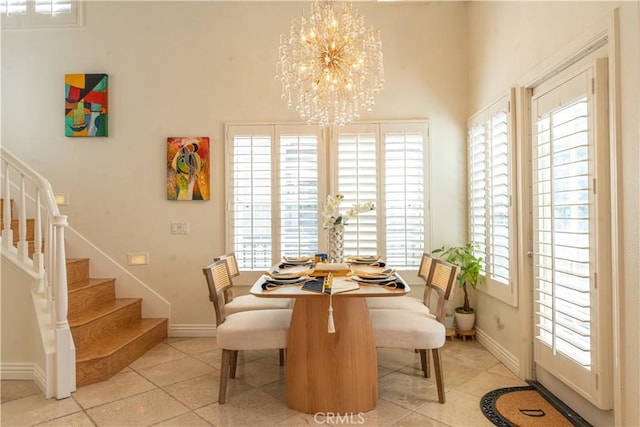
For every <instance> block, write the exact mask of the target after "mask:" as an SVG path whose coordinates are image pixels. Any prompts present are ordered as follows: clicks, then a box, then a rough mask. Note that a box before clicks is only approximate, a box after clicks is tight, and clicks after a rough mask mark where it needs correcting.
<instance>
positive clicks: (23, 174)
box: [0, 148, 76, 399]
mask: <svg viewBox="0 0 640 427" xmlns="http://www.w3.org/2000/svg"><path fill="white" fill-rule="evenodd" d="M0 158H1V170H2V203H3V215H2V223H3V226H2V233H1V243H0V244H1V245H2V255H3V257H4V256H6V257H7V258H9V259H10V260H11V261H12V262H14V264H16V265H17V266H18V267H19V268H21V269H22V270H23V271H25V272H26V273H27V274H29V276H31V277H35V278H36V279H37V280H36V282H37V286H36V289H32V292H33V293H34V294H35V297H37V298H40V299H44V300H45V301H46V302H47V304H46V307H47V312H48V319H46V321H45V322H44V323H45V324H48V325H49V326H50V327H51V330H52V331H53V336H54V339H55V349H53V352H54V356H53V357H54V360H53V363H52V364H51V365H52V366H46V367H45V381H46V384H45V394H46V395H47V396H46V397H53V396H55V397H56V398H57V399H62V398H65V397H69V396H70V395H71V392H73V391H75V389H76V375H75V362H76V361H75V346H74V343H73V337H72V336H71V329H70V327H69V322H68V320H67V312H68V294H67V267H66V255H65V246H64V232H65V227H67V225H68V223H67V217H66V215H60V212H59V210H58V206H57V204H56V202H55V197H54V194H53V190H52V188H51V184H50V183H49V182H48V181H47V180H46V179H45V178H43V177H42V176H40V175H39V174H38V173H37V172H35V171H34V170H33V169H31V168H30V167H28V166H27V165H26V164H25V163H23V162H22V161H21V160H20V159H18V158H17V157H15V156H14V155H13V154H11V153H10V152H9V151H7V150H6V149H4V148H1V149H0ZM15 211H17V214H18V218H17V231H18V239H17V244H14V230H13V229H12V223H14V224H15V222H16V220H15V218H14V214H15ZM28 217H32V218H33V227H34V230H33V234H34V250H33V256H32V257H29V242H28V240H27V231H28V221H27V218H28ZM14 228H15V225H14ZM41 320H42V319H41ZM44 333H45V332H43V331H41V334H44ZM43 340H44V339H43ZM47 365H49V364H47ZM47 391H50V393H49V392H47ZM49 394H51V396H49Z"/></svg>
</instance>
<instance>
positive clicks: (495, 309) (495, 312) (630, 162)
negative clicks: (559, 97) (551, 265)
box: [468, 2, 640, 426]
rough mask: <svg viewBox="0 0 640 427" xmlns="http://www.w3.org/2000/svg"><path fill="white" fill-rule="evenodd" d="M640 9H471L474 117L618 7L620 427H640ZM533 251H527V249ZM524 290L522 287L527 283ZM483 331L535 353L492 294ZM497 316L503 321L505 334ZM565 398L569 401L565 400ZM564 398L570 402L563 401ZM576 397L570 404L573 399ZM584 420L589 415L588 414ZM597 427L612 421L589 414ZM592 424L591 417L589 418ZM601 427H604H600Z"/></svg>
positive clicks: (520, 352) (541, 5) (481, 297)
mask: <svg viewBox="0 0 640 427" xmlns="http://www.w3.org/2000/svg"><path fill="white" fill-rule="evenodd" d="M638 4H639V3H638V2H619V3H615V2H472V3H471V4H470V6H469V15H468V23H469V28H468V35H469V40H470V44H469V45H470V49H469V70H470V73H469V76H470V83H469V89H470V92H469V100H470V101H469V111H470V113H473V112H475V111H477V110H479V109H480V108H482V107H483V106H485V105H487V104H488V103H489V102H490V101H492V100H494V99H496V98H497V97H498V96H499V95H501V94H502V93H504V92H505V91H506V90H507V89H508V88H510V87H512V86H514V85H515V84H516V81H518V79H520V78H521V77H523V76H524V75H526V74H527V73H528V72H529V71H531V70H532V69H534V68H535V67H536V66H538V65H540V64H541V63H543V62H544V61H546V60H547V59H548V58H550V57H551V56H552V55H554V54H555V53H556V52H558V51H560V50H561V49H563V48H564V47H565V46H566V45H567V44H569V43H571V42H572V41H574V40H575V39H576V38H580V37H581V36H582V35H583V34H584V33H585V32H586V31H587V30H589V29H590V28H591V27H592V26H593V25H594V24H596V23H597V22H598V21H601V20H602V19H607V18H608V17H609V16H611V14H612V10H613V8H615V7H619V12H620V66H621V69H620V76H619V78H620V80H619V81H620V89H621V90H620V92H621V93H620V110H619V111H618V113H619V114H620V118H621V121H622V123H621V129H620V136H621V138H620V145H619V149H620V152H619V153H617V154H618V156H619V159H620V161H621V162H620V165H619V167H620V170H621V174H620V179H621V180H620V183H619V194H618V198H619V200H620V202H621V205H620V210H619V211H618V212H619V220H620V239H621V252H620V255H621V268H620V270H619V274H620V287H619V296H620V300H619V311H617V312H616V313H615V315H616V317H617V320H618V321H619V322H620V330H619V331H618V334H619V339H620V352H621V354H620V357H619V359H618V360H617V361H616V365H615V370H616V372H622V373H623V374H622V375H620V387H619V389H618V390H616V395H617V399H616V405H617V406H616V409H618V412H617V413H616V414H615V422H616V425H629V426H630V425H640V412H639V411H640V409H639V407H638V404H637V403H638V397H637V396H638V392H639V391H640V373H639V372H640V366H639V360H638V355H639V354H640V334H639V332H638V331H639V328H638V325H640V317H639V315H638V303H639V297H640V294H639V291H638V285H637V277H638V273H639V271H638V255H639V249H638V246H639V242H640V238H639V232H638V216H639V215H638V212H639V208H638V167H637V164H638V160H639V151H638V136H639V134H640V132H639V128H638V118H639V117H640V110H639V106H638V99H639V83H638V76H640V64H639V62H640V50H639V49H640V43H639V36H640V27H639V23H638V21H639V13H640V11H639V6H638ZM521 249H522V250H526V249H527V248H526V247H525V248H521ZM520 285H521V286H522V285H523V284H520ZM526 291H527V289H526V287H522V288H521V298H520V303H521V306H520V310H523V304H526V303H528V304H531V301H530V295H529V294H528V293H526ZM476 296H477V300H478V302H477V305H478V307H479V310H478V320H477V324H478V327H479V328H480V329H482V331H483V332H485V333H486V334H487V335H488V337H489V339H490V340H493V341H495V342H498V343H499V344H500V345H501V346H502V347H503V348H504V349H505V350H506V351H507V352H510V353H512V354H513V355H515V357H516V358H518V359H519V360H520V361H526V358H527V355H526V353H527V352H530V347H529V343H528V341H529V340H528V338H527V337H524V336H523V335H522V334H521V333H520V332H521V331H522V328H521V322H522V320H523V319H522V316H521V315H520V313H519V311H518V309H516V308H514V307H511V306H508V305H506V304H504V303H502V302H500V301H498V300H496V299H494V298H493V297H491V296H490V295H487V294H484V293H480V292H479V293H477V295H476ZM495 316H497V317H498V318H499V319H500V323H501V325H502V327H501V328H500V327H498V324H497V322H496V320H495ZM561 397H563V396H561ZM563 398H564V397H563ZM567 398H571V397H569V396H568V397H567ZM581 414H582V415H583V416H584V415H586V414H584V413H581ZM589 415H592V416H593V417H594V418H592V419H596V420H603V419H604V420H608V419H610V417H609V418H608V415H607V414H603V413H599V412H598V411H595V410H590V414H589ZM588 419H589V418H588ZM600 425H601V424H600Z"/></svg>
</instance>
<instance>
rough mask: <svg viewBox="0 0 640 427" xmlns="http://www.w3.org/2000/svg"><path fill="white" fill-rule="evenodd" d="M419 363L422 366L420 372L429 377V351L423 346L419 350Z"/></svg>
mask: <svg viewBox="0 0 640 427" xmlns="http://www.w3.org/2000/svg"><path fill="white" fill-rule="evenodd" d="M420 365H421V366H422V372H423V374H424V377H425V378H429V377H431V370H430V368H429V353H427V350H425V349H424V348H423V349H421V350H420Z"/></svg>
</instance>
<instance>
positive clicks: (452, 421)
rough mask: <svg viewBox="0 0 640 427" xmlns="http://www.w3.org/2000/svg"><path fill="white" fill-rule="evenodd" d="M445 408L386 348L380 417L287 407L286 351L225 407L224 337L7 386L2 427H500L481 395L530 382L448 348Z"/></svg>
mask: <svg viewBox="0 0 640 427" xmlns="http://www.w3.org/2000/svg"><path fill="white" fill-rule="evenodd" d="M442 354H443V356H442V359H443V361H444V362H443V363H444V381H445V389H446V399H447V402H446V403H445V404H440V403H438V401H437V391H436V386H435V379H428V378H424V377H422V376H420V359H419V356H418V355H417V354H416V353H414V352H412V351H409V350H400V349H379V350H378V367H379V369H378V372H379V394H378V395H379V398H378V405H377V407H376V409H375V410H373V411H370V412H366V413H363V414H353V415H351V416H341V417H340V418H331V417H329V416H325V415H322V414H317V415H310V414H303V413H300V412H297V411H294V410H292V409H289V408H288V407H287V404H286V381H285V372H286V371H285V368H284V367H280V366H279V365H278V352H277V351H276V350H274V351H246V352H241V353H240V356H239V360H238V370H237V375H236V377H237V378H236V379H230V380H229V383H228V391H227V402H226V403H225V404H224V405H219V404H218V403H217V401H218V378H219V366H220V350H219V349H218V347H217V345H216V341H215V338H168V339H166V340H165V341H164V342H163V343H161V344H159V345H157V346H156V347H154V348H153V349H151V350H150V351H149V352H148V353H146V354H145V355H144V356H142V357H141V358H140V359H138V360H137V361H135V362H134V363H132V364H131V365H129V366H128V367H127V368H125V369H123V370H122V371H121V372H120V373H118V374H117V375H115V376H114V377H112V378H111V379H109V380H107V381H104V382H102V383H99V384H92V385H89V386H84V387H80V388H78V390H77V391H76V392H75V393H73V394H72V396H71V397H70V398H67V399H63V400H56V399H49V400H46V399H44V397H43V395H42V393H41V392H40V390H39V389H38V387H37V386H36V385H35V383H34V382H32V381H8V380H5V381H2V382H1V391H2V393H1V394H2V399H1V402H2V403H1V405H0V412H1V414H0V425H2V426H3V427H14V426H33V425H37V426H65V427H66V426H233V427H238V426H268V425H270V426H305V425H311V426H313V425H340V424H342V425H349V424H352V425H361V426H465V427H467V426H492V424H491V423H490V422H489V421H488V420H487V419H486V418H485V417H484V415H483V414H482V412H481V411H480V404H479V402H480V398H481V397H482V396H483V395H484V394H485V393H486V392H488V391H491V390H493V389H496V388H499V387H510V386H519V385H526V383H525V382H524V381H522V380H520V379H519V378H518V377H516V376H515V375H514V374H513V373H511V371H509V370H508V369H507V368H505V367H504V365H502V364H501V363H500V362H498V360H497V359H496V358H495V357H493V356H492V355H491V354H490V353H489V352H488V351H487V350H485V349H484V348H483V347H482V346H481V345H480V344H479V343H478V342H476V341H470V340H467V341H464V342H463V341H460V340H458V341H447V343H446V344H445V346H444V348H443V350H442Z"/></svg>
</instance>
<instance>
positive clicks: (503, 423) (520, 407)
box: [480, 381, 591, 427]
mask: <svg viewBox="0 0 640 427" xmlns="http://www.w3.org/2000/svg"><path fill="white" fill-rule="evenodd" d="M529 384H530V385H528V386H523V387H506V388H499V389H497V390H493V391H490V392H489V393H487V394H485V395H484V396H483V397H482V399H481V400H480V409H482V413H483V414H484V415H485V416H486V417H487V418H488V419H489V420H490V421H491V422H492V423H494V424H495V425H497V426H499V427H514V426H519V427H542V426H553V427H565V426H566V427H572V426H578V427H590V426H591V424H589V423H588V422H587V421H585V420H584V419H583V418H582V417H581V416H580V415H578V414H577V413H576V412H574V411H573V410H572V409H571V408H569V407H568V406H567V405H565V404H564V403H563V402H562V401H560V400H559V399H558V398H557V397H555V396H554V395H552V394H551V393H550V392H549V391H548V390H547V389H546V388H544V387H543V386H541V385H540V384H538V383H536V382H533V381H529Z"/></svg>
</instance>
